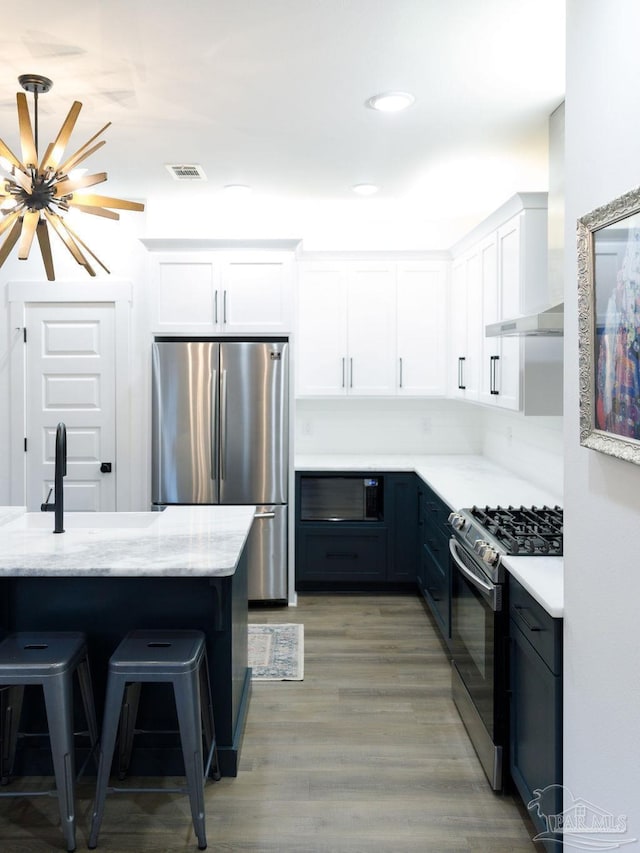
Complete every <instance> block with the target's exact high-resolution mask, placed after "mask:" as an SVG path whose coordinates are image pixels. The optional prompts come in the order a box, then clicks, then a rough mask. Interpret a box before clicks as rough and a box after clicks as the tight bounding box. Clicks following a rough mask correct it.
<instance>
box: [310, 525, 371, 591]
mask: <svg viewBox="0 0 640 853" xmlns="http://www.w3.org/2000/svg"><path fill="white" fill-rule="evenodd" d="M300 544H301V545H302V547H301V549H300V553H299V558H298V560H297V563H296V569H297V574H298V577H299V578H301V579H304V580H323V581H331V580H335V581H355V580H360V581H384V580H385V577H386V568H387V531H386V530H373V529H372V530H365V531H357V532H355V531H345V530H337V529H336V530H333V531H320V530H319V531H311V530H305V531H304V534H303V542H302V543H300Z"/></svg>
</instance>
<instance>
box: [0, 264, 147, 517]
mask: <svg viewBox="0 0 640 853" xmlns="http://www.w3.org/2000/svg"><path fill="white" fill-rule="evenodd" d="M132 298H133V287H132V285H131V282H109V283H103V282H96V283H95V284H88V285H87V284H74V283H64V282H62V283H56V284H54V285H52V284H43V283H40V282H25V281H13V282H9V284H8V287H7V299H8V303H9V323H10V326H9V329H10V331H9V335H10V344H9V360H10V368H9V374H10V390H9V398H10V425H9V457H10V461H9V466H10V474H9V488H10V499H11V503H12V505H17V506H24V505H25V504H26V474H27V464H26V458H25V454H24V437H25V435H26V384H25V383H26V359H25V346H24V329H25V323H26V316H27V308H28V306H29V305H33V304H43V303H48V302H69V303H76V304H81V305H90V304H91V303H93V302H103V303H111V304H112V305H114V312H115V313H114V320H115V361H116V364H115V406H116V411H115V424H116V453H115V460H114V461H115V465H116V472H117V475H116V510H118V511H120V512H122V511H126V510H129V509H130V508H131V487H132V470H131V465H130V464H129V463H130V461H131V452H132V445H131V394H130V391H129V386H128V384H127V382H126V380H125V379H123V377H128V376H130V375H131V370H130V368H131V303H132Z"/></svg>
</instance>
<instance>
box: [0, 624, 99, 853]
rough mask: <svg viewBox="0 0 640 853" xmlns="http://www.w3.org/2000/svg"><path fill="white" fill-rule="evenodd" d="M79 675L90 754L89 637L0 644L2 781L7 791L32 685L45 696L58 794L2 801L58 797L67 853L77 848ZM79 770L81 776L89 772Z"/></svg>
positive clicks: (37, 636) (26, 638) (42, 634)
mask: <svg viewBox="0 0 640 853" xmlns="http://www.w3.org/2000/svg"><path fill="white" fill-rule="evenodd" d="M74 673H77V674H78V680H79V682H80V692H81V695H82V703H83V705H84V712H85V717H86V721H87V728H88V732H83V734H88V736H89V739H90V742H91V752H90V754H89V756H88V757H87V761H88V760H89V758H90V757H91V755H93V753H94V750H95V748H96V746H97V744H98V726H97V723H96V713H95V708H94V702H93V691H92V689H91V673H90V670H89V658H88V655H87V646H86V640H85V636H84V634H80V633H77V632H72V631H56V632H47V631H38V632H34V631H30V632H21V633H17V634H11V635H10V636H8V637H7V638H6V639H5V640H3V641H2V643H0V688H3V689H2V690H1V693H0V698H1V704H0V707H1V714H2V716H1V719H0V730H1V734H2V751H1V754H0V781H1V782H2V784H3V785H7V784H8V783H9V781H10V777H11V774H12V773H13V765H14V761H15V755H16V746H17V741H18V730H19V723H20V714H21V711H22V703H23V696H24V688H25V686H27V685H39V686H41V687H42V690H43V693H44V701H45V708H46V712H47V723H48V727H49V740H50V743H51V754H52V758H53V771H54V774H55V782H56V788H55V790H53V791H51V790H49V791H6V792H2V793H0V797H24V796H28V797H35V796H43V795H47V796H48V795H50V794H52V793H53V794H56V795H57V797H58V803H59V808H60V821H61V825H62V832H63V834H64V837H65V840H66V842H67V850H70V851H72V850H75V848H76V829H75V782H76V774H75V756H74V743H73V736H74V732H73V675H74ZM86 763H87V762H86V761H85V763H84V764H83V766H82V768H81V769H80V773H79V774H78V775H80V774H81V773H82V771H83V770H84V767H85V766H86Z"/></svg>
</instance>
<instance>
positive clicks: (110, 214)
mask: <svg viewBox="0 0 640 853" xmlns="http://www.w3.org/2000/svg"><path fill="white" fill-rule="evenodd" d="M73 206H74V208H75V210H80V211H82V213H91V214H93V215H94V216H104V218H105V219H120V214H119V213H116V212H115V210H107V208H106V207H86V206H85V205H84V204H77V203H76V204H74V205H73Z"/></svg>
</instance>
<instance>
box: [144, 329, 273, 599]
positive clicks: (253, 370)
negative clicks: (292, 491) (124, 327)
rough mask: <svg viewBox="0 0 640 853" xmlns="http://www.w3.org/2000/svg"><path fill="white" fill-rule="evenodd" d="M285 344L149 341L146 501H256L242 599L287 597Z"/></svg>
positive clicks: (228, 502)
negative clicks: (149, 447)
mask: <svg viewBox="0 0 640 853" xmlns="http://www.w3.org/2000/svg"><path fill="white" fill-rule="evenodd" d="M288 374H289V345H288V343H286V342H284V341H230V342H227V341H186V340H162V341H156V342H155V343H154V344H153V383H152V386H153V392H152V393H153V401H152V408H153V418H152V502H153V503H154V504H157V505H163V504H236V505H237V504H255V505H256V506H257V510H256V520H255V521H254V523H253V527H252V531H251V534H250V537H249V542H248V545H247V547H248V558H249V599H250V600H254V601H271V600H282V599H286V598H287V495H288V479H289V478H288V464H289V440H288V428H289V392H288V388H289V380H288Z"/></svg>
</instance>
